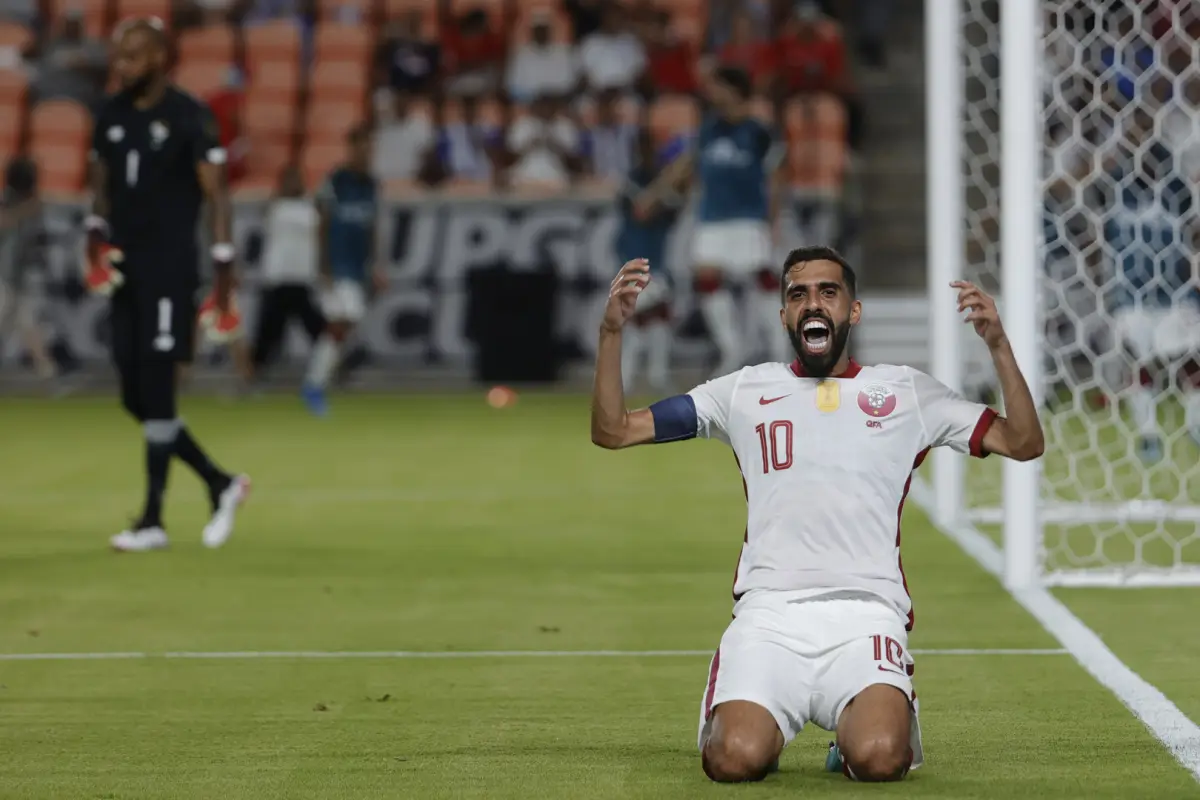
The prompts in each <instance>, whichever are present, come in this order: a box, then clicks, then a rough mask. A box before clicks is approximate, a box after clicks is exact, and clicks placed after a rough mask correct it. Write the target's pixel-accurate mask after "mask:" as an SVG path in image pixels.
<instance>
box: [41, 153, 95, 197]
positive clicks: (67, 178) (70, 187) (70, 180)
mask: <svg viewBox="0 0 1200 800" xmlns="http://www.w3.org/2000/svg"><path fill="white" fill-rule="evenodd" d="M86 153H87V148H86V147H85V144H84V142H82V141H79V142H74V143H56V142H46V141H41V140H38V139H34V140H32V142H31V143H30V147H29V155H30V156H31V157H32V158H33V160H34V162H35V163H36V164H37V166H38V182H39V184H40V185H41V188H42V190H43V191H44V192H46V193H47V194H49V195H72V194H78V193H79V192H81V191H83V182H84V173H85V171H86V162H87V158H86Z"/></svg>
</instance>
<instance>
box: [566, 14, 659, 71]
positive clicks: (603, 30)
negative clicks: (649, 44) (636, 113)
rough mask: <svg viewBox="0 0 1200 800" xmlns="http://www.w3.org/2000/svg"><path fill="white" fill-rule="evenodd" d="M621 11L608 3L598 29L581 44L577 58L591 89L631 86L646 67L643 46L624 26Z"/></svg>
mask: <svg viewBox="0 0 1200 800" xmlns="http://www.w3.org/2000/svg"><path fill="white" fill-rule="evenodd" d="M623 13H626V12H623V11H622V9H621V7H620V6H618V5H616V4H612V5H610V6H608V7H607V8H606V9H605V11H604V16H603V18H602V20H603V21H602V23H601V25H600V29H599V30H597V31H596V32H595V33H591V34H589V35H588V36H587V37H586V38H585V39H584V40H583V42H582V43H581V44H580V47H579V60H580V63H581V65H582V67H583V76H584V79H585V80H586V82H587V88H588V89H589V90H591V91H600V90H601V89H630V88H632V87H633V85H634V84H636V83H637V81H638V78H640V77H641V75H642V72H643V71H644V70H645V69H646V48H645V47H644V46H643V45H642V42H641V40H640V39H638V38H637V36H635V35H634V34H633V33H631V32H630V31H629V30H628V29H627V28H626V26H625V24H624V21H623V18H622V14H623Z"/></svg>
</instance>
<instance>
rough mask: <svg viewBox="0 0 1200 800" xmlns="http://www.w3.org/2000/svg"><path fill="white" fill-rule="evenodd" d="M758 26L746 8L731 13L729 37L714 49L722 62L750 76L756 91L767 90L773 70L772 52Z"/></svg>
mask: <svg viewBox="0 0 1200 800" xmlns="http://www.w3.org/2000/svg"><path fill="white" fill-rule="evenodd" d="M760 30H761V28H760V27H759V25H758V24H757V23H756V22H755V20H754V18H753V17H752V16H751V15H750V12H749V11H746V10H745V9H737V10H735V11H734V12H733V13H732V14H731V15H730V27H729V38H728V39H727V40H726V42H725V45H724V46H723V47H722V48H721V49H720V50H719V51H718V52H717V59H718V60H719V61H720V63H721V64H722V65H723V66H727V67H737V68H738V69H740V70H742V71H743V72H745V73H746V74H747V75H749V76H750V80H751V82H752V83H753V84H754V88H755V91H758V92H763V91H766V90H767V89H768V88H769V86H770V82H771V78H772V76H773V74H774V72H775V53H774V48H773V47H772V46H771V43H770V42H769V41H767V39H766V37H764V36H762V35H761V34H760V33H759V31H760Z"/></svg>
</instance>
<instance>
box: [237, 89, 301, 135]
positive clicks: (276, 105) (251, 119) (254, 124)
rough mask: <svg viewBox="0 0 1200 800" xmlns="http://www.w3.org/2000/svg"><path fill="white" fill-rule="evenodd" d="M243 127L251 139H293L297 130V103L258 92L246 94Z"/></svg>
mask: <svg viewBox="0 0 1200 800" xmlns="http://www.w3.org/2000/svg"><path fill="white" fill-rule="evenodd" d="M245 105H246V109H245V112H244V113H243V114H242V129H243V131H244V132H245V134H246V135H247V136H249V137H250V139H251V141H255V142H266V141H271V142H286V141H291V138H292V135H293V134H294V133H295V132H296V105H295V104H294V103H289V102H286V101H280V100H278V99H275V98H272V97H265V98H264V97H260V96H258V95H256V94H253V93H252V94H249V95H247V96H246V104H245Z"/></svg>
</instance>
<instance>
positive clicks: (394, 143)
mask: <svg viewBox="0 0 1200 800" xmlns="http://www.w3.org/2000/svg"><path fill="white" fill-rule="evenodd" d="M435 143H436V142H435V136H434V131H433V123H432V122H431V121H430V119H429V117H428V116H426V115H425V114H418V113H413V109H412V96H411V95H410V94H409V93H408V92H405V91H400V90H396V91H393V92H392V107H391V108H390V109H389V110H388V113H387V114H386V115H381V119H380V121H379V126H378V127H377V128H376V131H375V151H374V153H373V154H372V156H371V173H372V174H373V175H374V176H375V178H376V179H377V180H380V181H384V182H387V181H412V180H418V179H422V178H424V179H428V176H429V175H430V172H431V169H432V167H431V163H432V160H433V157H434V144H435Z"/></svg>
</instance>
